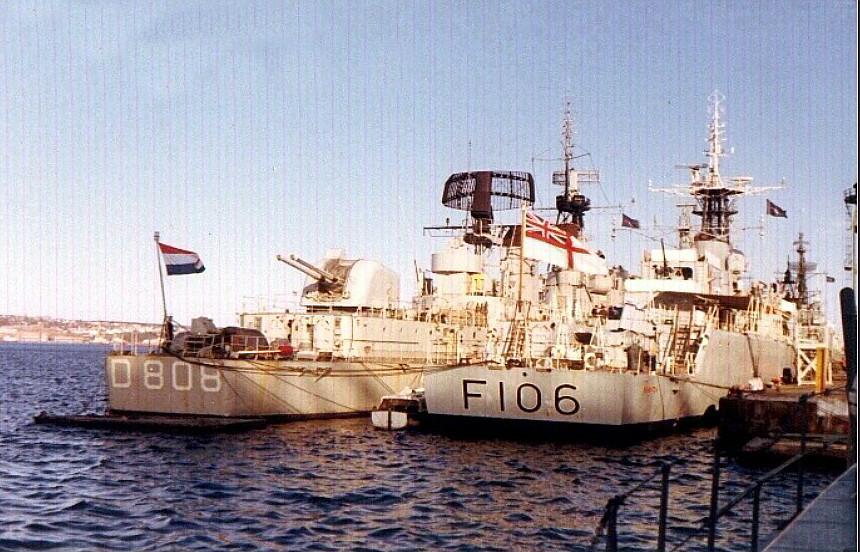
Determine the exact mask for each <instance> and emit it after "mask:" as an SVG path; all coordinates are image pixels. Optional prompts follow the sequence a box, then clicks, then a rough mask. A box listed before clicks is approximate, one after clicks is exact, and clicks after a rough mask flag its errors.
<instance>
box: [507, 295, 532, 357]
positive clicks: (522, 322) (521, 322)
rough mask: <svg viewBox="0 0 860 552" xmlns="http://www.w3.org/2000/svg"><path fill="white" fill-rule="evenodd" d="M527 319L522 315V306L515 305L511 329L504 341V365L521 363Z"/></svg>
mask: <svg viewBox="0 0 860 552" xmlns="http://www.w3.org/2000/svg"><path fill="white" fill-rule="evenodd" d="M521 316H522V318H521ZM527 317H528V313H527V312H526V313H523V309H522V305H521V304H520V303H517V310H516V312H515V313H514V318H513V320H511V327H510V329H509V331H508V337H507V339H506V340H505V346H504V349H503V357H504V359H505V364H508V363H509V362H511V361H521V360H522V358H523V349H524V348H525V342H526V319H527Z"/></svg>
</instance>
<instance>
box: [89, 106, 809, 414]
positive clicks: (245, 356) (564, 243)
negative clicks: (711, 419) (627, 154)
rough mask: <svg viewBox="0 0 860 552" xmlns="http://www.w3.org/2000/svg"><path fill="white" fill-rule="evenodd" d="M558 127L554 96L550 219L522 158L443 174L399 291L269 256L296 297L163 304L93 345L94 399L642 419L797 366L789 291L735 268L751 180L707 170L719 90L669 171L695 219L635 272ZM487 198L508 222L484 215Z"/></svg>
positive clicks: (384, 276)
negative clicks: (179, 306) (610, 240)
mask: <svg viewBox="0 0 860 552" xmlns="http://www.w3.org/2000/svg"><path fill="white" fill-rule="evenodd" d="M571 135H572V128H571V123H570V117H569V110H568V113H567V116H566V118H565V124H564V126H563V137H564V139H563V145H564V170H563V171H557V172H555V173H554V174H553V183H554V184H555V185H558V186H561V187H562V193H561V194H560V195H558V196H557V198H556V203H555V209H554V210H555V211H556V221H555V223H552V222H550V221H549V220H547V219H546V218H544V216H541V215H542V214H543V212H542V211H540V212H539V211H538V210H536V209H535V208H534V206H535V183H534V178H533V176H532V175H531V174H530V173H528V172H524V171H510V170H480V171H468V172H461V173H456V174H453V175H451V176H450V177H449V178H448V179H447V181H446V182H445V184H444V189H443V194H442V203H443V205H445V206H446V207H449V208H451V209H454V210H456V211H459V212H463V213H464V217H463V219H462V221H461V222H460V223H459V224H454V225H451V224H448V223H446V224H445V225H444V226H431V227H426V228H425V232H427V233H429V234H430V235H431V236H443V237H445V238H447V241H446V243H445V244H444V246H443V247H442V248H441V250H439V251H438V252H436V253H434V254H432V256H431V258H430V266H429V268H428V269H426V270H423V271H416V272H417V274H416V276H417V286H416V292H415V295H414V297H413V298H412V300H411V302H410V303H407V304H405V305H403V304H401V303H400V291H399V288H400V283H399V278H398V276H397V274H396V273H395V272H394V271H392V270H391V269H389V268H388V267H385V266H384V265H382V264H381V263H379V262H377V261H373V260H368V259H350V258H347V256H346V255H345V252H344V251H343V250H340V249H332V250H329V251H328V252H327V253H326V255H325V256H324V258H323V259H322V261H320V262H318V263H315V264H314V263H310V262H308V261H306V260H304V259H301V258H299V257H297V256H295V255H289V256H280V255H279V256H277V260H279V261H281V262H283V263H285V264H286V265H288V266H289V267H291V268H292V269H294V270H297V271H299V272H301V273H303V274H304V275H305V282H304V287H303V289H302V291H301V298H300V309H298V310H296V312H291V311H290V310H287V309H285V308H280V309H254V310H252V309H249V310H246V311H244V312H242V313H240V314H239V320H238V325H237V326H231V327H226V328H217V327H215V326H214V325H213V324H212V322H211V321H210V320H209V319H207V318H202V317H201V318H198V319H195V320H194V321H193V323H192V325H191V327H190V328H189V329H187V330H183V331H178V332H177V331H175V328H174V325H173V324H172V323H171V321H170V320H169V319H166V323H165V329H164V332H163V337H164V339H163V342H162V345H161V346H160V347H158V348H157V350H154V351H150V352H146V353H133V352H130V351H127V350H126V351H115V352H113V353H111V354H109V355H107V357H106V360H105V378H106V384H107V390H108V409H109V412H110V413H113V414H118V415H125V414H156V415H174V416H175V415H178V416H209V417H225V418H247V417H265V418H277V419H297V418H327V417H340V416H355V415H366V414H367V413H369V412H372V411H374V410H376V411H377V412H380V411H381V412H383V414H382V415H378V416H375V417H374V419H375V420H378V425H380V427H387V428H395V427H396V428H399V427H406V426H407V417H412V416H415V415H418V416H421V417H422V418H424V419H434V420H442V421H453V422H454V423H457V422H458V421H461V420H464V419H465V418H470V419H480V420H485V421H510V420H523V421H527V422H532V421H540V422H562V423H564V424H576V425H591V426H600V427H604V426H641V425H650V424H656V423H663V422H667V421H677V420H680V419H684V418H691V417H698V416H702V415H704V414H705V413H706V412H708V411H709V410H713V409H714V408H715V406H716V405H717V404H718V401H719V399H720V398H721V397H722V396H724V395H725V394H726V392H727V390H728V389H730V388H732V387H737V386H741V387H744V386H746V387H748V386H750V385H753V386H755V385H766V384H768V382H771V381H773V380H775V379H778V378H780V377H783V376H784V375H785V370H786V369H787V370H789V371H791V372H792V374H795V375H797V374H798V366H799V365H798V362H799V358H801V357H800V355H799V354H798V348H797V342H798V319H797V305H796V303H795V302H792V301H790V300H788V299H787V298H786V296H785V293H784V290H783V289H782V288H781V287H778V286H773V285H766V284H764V283H760V282H754V283H751V284H747V283H745V280H744V274H745V272H746V271H747V269H748V267H747V261H746V259H745V257H744V255H743V254H742V253H741V252H740V251H738V250H737V249H735V248H734V246H733V244H732V240H731V232H730V231H731V228H730V226H731V219H732V216H733V215H734V214H735V213H736V210H735V200H736V199H738V198H741V197H743V196H745V195H747V194H750V193H753V191H754V190H753V189H752V188H751V187H750V186H749V179H747V178H740V179H732V180H729V181H728V182H725V181H724V180H723V178H722V176H721V175H720V172H719V160H720V157H721V156H722V155H723V152H722V122H721V120H720V105H719V101H718V100H715V105H714V109H713V119H712V121H711V124H710V136H709V151H708V162H707V163H705V164H700V165H692V166H690V167H689V168H690V171H691V175H692V176H691V180H690V183H689V185H688V186H687V187H685V188H684V189H683V193H684V194H686V195H687V196H689V197H691V198H693V199H694V200H695V203H696V206H695V208H694V209H693V211H692V212H693V213H694V214H695V215H697V216H699V217H700V218H701V225H700V228H699V229H698V231H696V232H693V231H692V229H691V228H690V226H689V225H686V226H685V225H682V228H681V229H680V230H679V235H678V245H677V247H674V248H671V247H665V246H664V245H662V244H661V247H660V248H658V249H654V250H650V251H646V252H645V253H644V255H643V258H642V267H641V273H640V275H639V276H631V275H629V274H628V273H627V272H626V271H624V270H623V269H621V268H620V267H613V268H611V269H610V268H608V267H607V263H606V260H605V259H604V257H603V254H602V253H600V252H599V251H596V250H595V249H594V248H592V247H591V245H590V243H589V242H588V240H587V239H586V235H585V233H584V231H583V229H584V222H585V214H586V213H587V212H588V211H589V210H590V209H591V203H590V200H589V198H588V197H586V195H585V194H584V193H583V191H582V187H583V186H585V185H588V184H593V183H597V182H599V172H598V171H596V170H575V169H574V168H572V166H571V165H572V161H573V159H574V156H573V153H572V145H571ZM503 211H509V212H510V213H514V214H515V216H514V215H510V214H509V216H508V218H512V219H514V220H510V221H507V222H506V223H502V222H499V221H498V220H496V216H497V213H499V212H503ZM804 358H805V357H804ZM801 376H802V374H801ZM386 411H387V412H386ZM394 411H397V415H392V412H394ZM405 415H408V416H405Z"/></svg>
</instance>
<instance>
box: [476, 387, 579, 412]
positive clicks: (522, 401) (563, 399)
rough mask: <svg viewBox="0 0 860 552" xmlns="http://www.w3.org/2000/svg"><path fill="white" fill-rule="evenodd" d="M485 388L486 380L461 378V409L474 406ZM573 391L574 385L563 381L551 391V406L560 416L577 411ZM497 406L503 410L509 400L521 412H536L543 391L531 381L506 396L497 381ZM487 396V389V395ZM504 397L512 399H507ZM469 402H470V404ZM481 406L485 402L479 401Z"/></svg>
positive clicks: (540, 403) (577, 404)
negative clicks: (511, 395)
mask: <svg viewBox="0 0 860 552" xmlns="http://www.w3.org/2000/svg"><path fill="white" fill-rule="evenodd" d="M485 389H487V380H478V379H464V380H463V409H464V410H469V408H470V406H475V404H474V403H475V402H476V401H478V399H481V398H483V397H485V394H484V392H483V390H485ZM573 391H576V387H575V386H573V385H571V384H569V383H563V384H561V385H559V386H557V387H556V388H555V390H554V391H553V393H552V398H553V401H552V402H553V406H554V408H555V411H556V412H558V413H559V414H561V415H562V416H572V415H573V414H576V413H577V412H579V401H578V400H576V398H575V397H574V396H573ZM497 392H498V408H499V411H500V412H504V411H505V409H506V408H507V403H508V402H510V403H511V404H512V405H513V406H516V407H517V408H518V409H520V410H521V411H522V412H525V413H526V414H530V413H532V412H537V411H538V410H540V408H541V406H543V392H542V391H541V389H540V387H538V386H537V385H535V384H533V383H528V382H526V383H521V384H519V385H518V386H517V387H516V388H515V390H514V391H513V397H507V396H506V395H507V393H506V390H505V382H503V381H500V382H498V391H497ZM487 396H489V391H488V395H487ZM506 399H512V400H509V401H507V400H506ZM470 403H471V404H470ZM481 403H482V406H485V404H486V403H485V402H484V401H481Z"/></svg>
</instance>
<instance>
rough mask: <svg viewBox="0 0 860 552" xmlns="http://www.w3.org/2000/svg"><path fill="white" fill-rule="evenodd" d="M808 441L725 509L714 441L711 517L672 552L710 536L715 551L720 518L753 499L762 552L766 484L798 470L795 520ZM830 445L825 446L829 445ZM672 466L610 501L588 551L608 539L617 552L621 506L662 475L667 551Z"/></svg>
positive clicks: (661, 537) (754, 542)
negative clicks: (791, 470)
mask: <svg viewBox="0 0 860 552" xmlns="http://www.w3.org/2000/svg"><path fill="white" fill-rule="evenodd" d="M807 399H808V397H807V396H805V395H804V396H802V397H801V399H800V401H799V403H798V406H799V407H800V408H801V409H802V410H804V411H805V410H806V408H807V404H808V402H807ZM806 442H807V434H806V431H805V430H801V434H800V447H801V448H800V453H798V454H796V455H794V456H793V457H791V458H789V459H788V460H786V461H785V462H783V463H782V464H780V465H779V466H777V467H776V468H774V469H772V470H770V471H769V472H767V473H766V474H764V475H762V476H761V477H759V478H757V479H755V481H753V483H752V484H751V485H749V486H748V487H747V488H746V489H744V490H743V491H742V492H741V493H740V494H738V495H737V496H735V497H734V498H732V499H731V500H729V501H728V502H727V503H726V504H724V505H723V506H722V507H720V506H719V498H720V497H719V487H720V472H721V460H722V457H723V456H724V455H723V454H722V452H721V450H720V447H719V444H718V442H717V441H716V440H715V442H714V460H713V467H712V470H711V495H710V505H709V514H708V516H707V517H706V518H704V519H703V520H702V521H701V522H700V524H699V525H698V526H697V527H694V528H686V529H687V530H688V534H687V536H686V537H685V538H684V539H682V540H681V542H679V543H677V544H675V545H674V547H673V548H672V549H671V550H672V552H674V551H676V550H682V549H684V548H683V547H684V546H685V545H686V544H687V543H688V542H689V541H690V540H691V539H693V538H696V537H699V538H701V537H703V536H704V535H705V534H707V550H708V552H713V551H714V550H715V549H716V548H715V542H716V534H717V526H718V523H719V520H720V518H722V517H723V516H726V515H728V514H731V513H734V512H735V508H736V507H737V506H738V505H739V504H741V503H743V502H744V501H746V500H748V499H751V500H752V513H751V519H750V523H751V531H750V545H749V550H751V551H752V552H758V550H759V531H760V525H761V516H760V512H761V492H762V488H763V487H764V485H765V484H766V483H768V482H769V481H771V480H772V479H774V478H776V477H777V476H780V475H782V474H783V473H785V472H787V471H788V470H789V469H792V468H794V469H796V470H797V483H796V487H795V488H796V494H795V512H794V515H793V516H792V519H793V518H794V517H796V516H797V515H798V514H799V513H800V512H801V511H802V510H803V497H804V482H805V467H804V464H805V462H804V460H805V458H806V457H807V456H809V452H808V451H807V448H806ZM826 444H827V443H825V446H826ZM672 465H673V464H672V463H667V462H664V463H662V464H661V465H660V468H659V469H658V470H657V471H655V472H654V473H652V474H651V475H650V476H648V477H646V478H645V479H644V480H643V481H641V482H640V483H638V484H637V485H636V486H635V487H633V488H631V489H630V490H628V491H626V492H625V493H622V494H618V495H615V496H614V497H612V498H610V499H609V500H608V501H607V503H606V507H605V508H604V512H603V516H602V517H601V520H600V522H599V524H598V526H597V529H596V530H595V532H594V536H593V537H592V539H591V545H590V548H589V550H597V546H598V544H599V543H600V540H601V537H602V536H605V538H604V543H605V548H604V550H606V552H617V551H618V550H619V548H618V514H619V510H620V509H621V507H622V506H623V505H624V504H625V503H626V502H627V499H628V498H630V497H631V496H632V495H634V494H635V493H637V492H639V491H640V490H642V489H644V488H646V487H648V486H649V484H650V483H651V482H652V481H654V479H656V478H657V476H658V475H659V476H661V486H660V506H659V520H658V524H657V547H656V550H657V552H666V546H667V537H666V529H667V528H666V519H667V515H668V510H669V483H670V481H669V474H670V471H671V466H672Z"/></svg>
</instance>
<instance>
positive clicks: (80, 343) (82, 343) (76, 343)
mask: <svg viewBox="0 0 860 552" xmlns="http://www.w3.org/2000/svg"><path fill="white" fill-rule="evenodd" d="M3 345H74V346H76V347H77V346H84V347H105V348H111V347H113V346H114V344H113V343H93V342H92V341H6V340H2V341H0V346H3Z"/></svg>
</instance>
